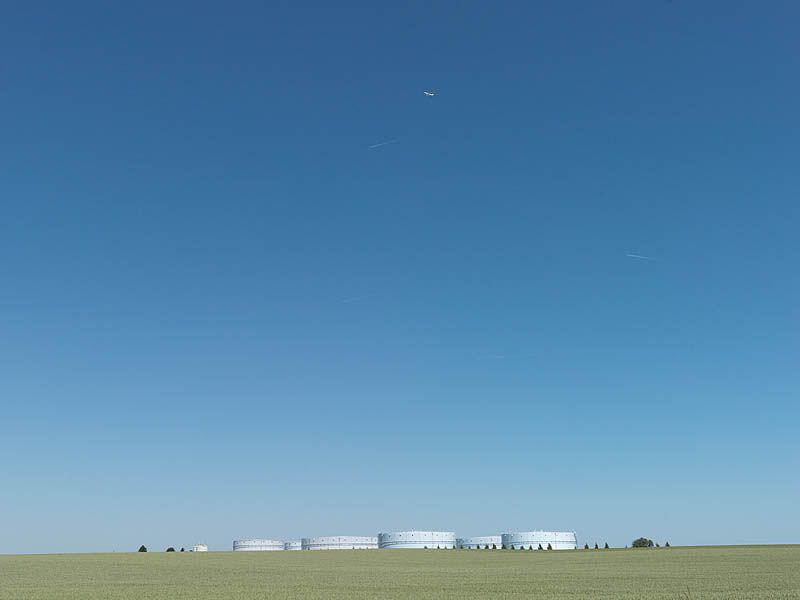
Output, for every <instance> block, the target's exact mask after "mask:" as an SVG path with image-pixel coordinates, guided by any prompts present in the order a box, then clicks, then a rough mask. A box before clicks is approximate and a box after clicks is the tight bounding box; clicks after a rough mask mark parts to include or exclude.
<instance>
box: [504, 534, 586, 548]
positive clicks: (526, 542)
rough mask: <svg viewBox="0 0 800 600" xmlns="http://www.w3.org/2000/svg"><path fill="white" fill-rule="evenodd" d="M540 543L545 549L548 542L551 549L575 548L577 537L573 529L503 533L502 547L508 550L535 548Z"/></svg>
mask: <svg viewBox="0 0 800 600" xmlns="http://www.w3.org/2000/svg"><path fill="white" fill-rule="evenodd" d="M540 544H541V546H542V549H545V550H546V549H547V545H548V544H550V545H551V546H552V547H553V550H575V549H576V548H577V547H578V538H577V536H576V535H575V532H574V531H520V532H517V533H504V534H503V547H504V548H506V549H508V550H522V549H524V550H529V549H533V550H537V549H538V548H539V545H540Z"/></svg>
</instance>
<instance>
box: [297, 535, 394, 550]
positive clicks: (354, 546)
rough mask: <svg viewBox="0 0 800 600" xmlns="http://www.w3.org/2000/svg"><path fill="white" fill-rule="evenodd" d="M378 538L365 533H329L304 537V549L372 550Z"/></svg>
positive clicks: (376, 545)
mask: <svg viewBox="0 0 800 600" xmlns="http://www.w3.org/2000/svg"><path fill="white" fill-rule="evenodd" d="M377 547H378V538H376V537H374V536H363V535H329V536H324V537H313V538H303V539H302V549H303V550H372V549H375V548H377Z"/></svg>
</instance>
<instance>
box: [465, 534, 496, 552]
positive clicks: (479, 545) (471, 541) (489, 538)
mask: <svg viewBox="0 0 800 600" xmlns="http://www.w3.org/2000/svg"><path fill="white" fill-rule="evenodd" d="M458 547H459V548H463V549H464V550H476V549H477V550H499V549H500V548H502V547H503V538H502V536H500V535H481V536H476V537H468V538H458Z"/></svg>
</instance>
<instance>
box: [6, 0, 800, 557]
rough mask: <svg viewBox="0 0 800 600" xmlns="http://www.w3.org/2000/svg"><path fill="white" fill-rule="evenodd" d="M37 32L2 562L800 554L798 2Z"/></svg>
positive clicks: (215, 18)
mask: <svg viewBox="0 0 800 600" xmlns="http://www.w3.org/2000/svg"><path fill="white" fill-rule="evenodd" d="M31 4H33V3H21V2H12V3H10V4H6V6H4V7H3V8H2V9H1V10H0V56H2V62H1V63H0V133H2V135H0V285H1V286H2V287H0V314H2V318H0V411H1V412H0V417H1V418H0V452H2V456H3V460H2V461H1V462H0V482H2V493H0V531H1V532H2V534H1V535H0V552H48V551H104V550H112V549H116V550H131V549H135V548H136V547H138V545H139V544H141V543H145V544H147V545H148V546H150V547H152V548H154V549H160V548H163V547H166V546H168V545H175V546H189V545H191V544H193V543H196V542H200V541H202V542H206V543H208V544H209V545H210V546H211V547H212V549H214V548H216V549H228V548H230V543H231V540H233V539H234V538H237V537H249V536H255V537H271V538H299V537H301V536H307V535H326V534H348V533H352V534H369V533H376V532H378V531H385V530H393V529H406V528H420V529H445V530H455V531H457V532H459V533H460V534H464V535H480V534H490V533H499V532H501V531H509V530H526V529H534V528H539V529H550V528H554V529H568V530H575V531H577V533H578V536H579V539H580V541H581V543H582V542H583V541H588V542H590V543H593V542H594V541H598V542H600V543H603V542H605V541H608V542H609V543H611V544H612V545H622V544H625V543H629V542H630V540H632V539H633V538H635V537H638V536H639V535H647V536H648V537H652V538H654V539H657V540H660V541H661V542H663V541H667V540H669V541H670V542H671V543H672V544H712V543H718V544H719V543H771V542H798V541H800V522H799V521H798V520H797V518H796V509H797V505H798V503H800V483H799V481H800V480H799V479H798V477H797V476H796V473H797V471H798V466H799V464H800V461H799V460H798V459H799V458H800V453H799V452H798V445H797V431H798V425H800V409H799V408H798V391H800V376H799V375H798V373H799V372H800V370H798V368H797V365H798V361H799V359H800V351H799V350H798V339H799V338H798V335H800V326H799V321H798V313H797V306H798V301H799V300H800V278H799V277H798V272H799V271H798V261H799V260H800V241H798V239H800V236H798V235H797V231H798V217H800V209H798V205H797V190H798V186H800V169H798V168H797V157H798V132H799V131H800V113H798V111H797V106H798V105H800V97H799V96H800V93H799V92H800V83H798V78H797V72H798V66H799V65H798V57H800V53H799V48H798V44H797V38H796V24H797V22H798V18H799V17H800V10H799V9H798V7H797V5H796V4H795V3H792V2H769V3H766V5H765V4H764V3H762V4H759V5H757V4H755V3H751V2H740V1H736V0H734V1H730V0H729V1H726V2H721V1H720V2H683V1H679V0H675V1H674V2H641V1H638V0H637V1H632V0H631V1H624V2H614V3H610V2H609V3H606V2H597V3H595V2H592V3H589V2H574V3H564V2H540V3H532V2H505V3H499V4H500V5H499V6H497V5H496V4H498V3H489V2H404V3H394V4H393V5H388V6H383V5H382V6H380V7H379V6H378V5H377V4H376V3H367V2H343V3H321V2H320V3H317V2H305V3H300V2H292V3H290V2H270V3H261V2H233V3H227V4H225V5H224V6H223V5H222V4H221V3H210V2H201V3H197V2H191V3H190V2H176V1H172V2H161V3H158V5H157V6H156V4H155V3H151V4H150V5H149V6H144V7H141V6H133V5H132V4H131V5H130V6H128V5H126V6H121V5H120V6H113V7H111V6H108V4H107V3H103V2H75V3H70V5H69V6H67V5H66V4H64V3H55V2H39V3H35V6H33V5H31ZM423 90H434V91H435V92H436V95H435V96H434V97H426V96H424V95H423V93H422V92H423ZM390 140H396V142H395V143H392V144H388V145H384V146H381V147H378V148H369V146H371V145H374V144H378V143H380V142H384V141H390ZM626 254H639V255H644V256H647V257H651V260H642V259H636V258H630V257H627V256H625V255H626Z"/></svg>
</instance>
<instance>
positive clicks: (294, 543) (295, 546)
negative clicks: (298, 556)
mask: <svg viewBox="0 0 800 600" xmlns="http://www.w3.org/2000/svg"><path fill="white" fill-rule="evenodd" d="M302 544H303V543H302V542H301V541H300V540H291V541H289V542H286V543H285V544H284V545H283V549H284V550H302V549H303V545H302Z"/></svg>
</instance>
